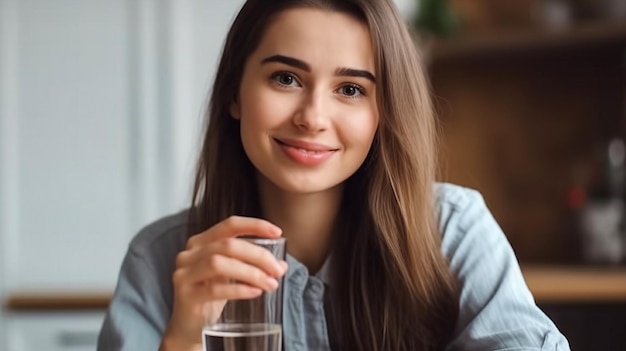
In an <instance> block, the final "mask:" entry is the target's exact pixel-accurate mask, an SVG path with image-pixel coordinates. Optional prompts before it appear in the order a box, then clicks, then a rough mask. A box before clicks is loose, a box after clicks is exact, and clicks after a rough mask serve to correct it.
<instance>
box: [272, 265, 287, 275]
mask: <svg viewBox="0 0 626 351" xmlns="http://www.w3.org/2000/svg"><path fill="white" fill-rule="evenodd" d="M274 270H275V271H276V274H277V275H278V276H281V275H283V274H284V273H285V267H284V266H283V265H282V264H281V263H280V262H279V261H277V262H275V263H274Z"/></svg>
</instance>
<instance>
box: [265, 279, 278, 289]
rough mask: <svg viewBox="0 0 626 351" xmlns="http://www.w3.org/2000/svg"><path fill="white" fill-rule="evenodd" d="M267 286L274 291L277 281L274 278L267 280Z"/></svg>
mask: <svg viewBox="0 0 626 351" xmlns="http://www.w3.org/2000/svg"><path fill="white" fill-rule="evenodd" d="M267 285H268V286H269V287H270V289H272V290H275V289H276V288H278V281H277V280H276V279H274V278H270V277H268V278H267Z"/></svg>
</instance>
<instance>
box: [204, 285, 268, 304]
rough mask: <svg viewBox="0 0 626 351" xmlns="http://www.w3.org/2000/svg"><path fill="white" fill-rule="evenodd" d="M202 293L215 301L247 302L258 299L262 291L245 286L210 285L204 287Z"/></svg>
mask: <svg viewBox="0 0 626 351" xmlns="http://www.w3.org/2000/svg"><path fill="white" fill-rule="evenodd" d="M203 290H204V293H205V294H206V295H207V296H211V299H215V300H247V299H252V298H255V297H258V296H259V295H261V294H262V293H263V290H261V289H259V288H254V287H251V286H248V285H246V284H238V283H217V282H216V283H211V284H207V285H206V286H205V287H204V289H203Z"/></svg>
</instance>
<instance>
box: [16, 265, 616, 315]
mask: <svg viewBox="0 0 626 351" xmlns="http://www.w3.org/2000/svg"><path fill="white" fill-rule="evenodd" d="M522 272H523V274H524V278H525V279H526V283H527V284H528V287H529V288H530V290H531V291H532V292H533V295H534V296H535V300H537V302H539V303H554V302H556V303H588V302H619V303H622V302H626V267H622V268H586V267H580V268H578V267H558V266H554V267H553V266H531V265H524V266H523V267H522ZM110 299H111V293H107V292H94V293H82V294H80V293H69V294H63V293H51V294H44V293H36V294H35V293H21V294H13V295H10V296H9V298H8V299H7V301H6V303H5V308H6V309H7V310H9V311H14V312H21V311H67V310H97V309H106V308H107V306H108V305H109V301H110Z"/></svg>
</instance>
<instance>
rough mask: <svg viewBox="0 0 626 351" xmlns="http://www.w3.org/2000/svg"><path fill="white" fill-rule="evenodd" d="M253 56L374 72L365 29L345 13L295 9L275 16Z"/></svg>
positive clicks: (355, 19)
mask: <svg viewBox="0 0 626 351" xmlns="http://www.w3.org/2000/svg"><path fill="white" fill-rule="evenodd" d="M256 54H257V56H262V57H265V56H270V55H276V54H281V55H287V56H293V57H297V58H298V59H301V60H303V61H307V62H309V61H310V63H311V65H313V66H315V65H316V64H319V65H325V64H326V65H332V66H342V67H343V66H345V67H353V66H356V67H358V68H361V69H368V70H373V69H374V55H373V50H372V40H371V37H370V32H369V29H368V28H367V26H366V25H365V24H364V23H363V22H362V21H360V20H358V19H357V18H355V17H353V16H351V15H349V14H346V13H343V12H336V11H330V10H322V9H314V8H295V9H288V10H284V11H282V12H280V13H278V14H277V15H276V16H274V17H273V18H272V20H271V22H270V23H269V24H268V27H267V28H266V30H265V33H264V35H263V36H262V38H261V41H260V43H259V46H258V47H257V50H256ZM261 59H262V58H261Z"/></svg>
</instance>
